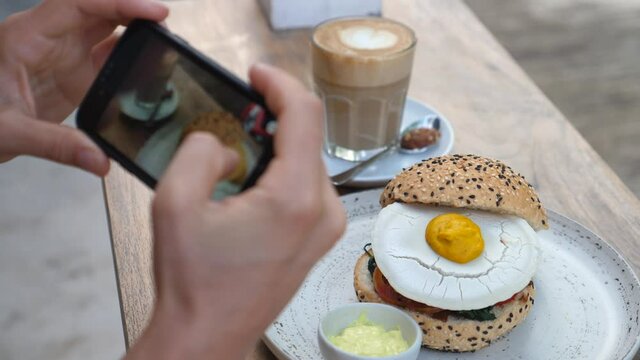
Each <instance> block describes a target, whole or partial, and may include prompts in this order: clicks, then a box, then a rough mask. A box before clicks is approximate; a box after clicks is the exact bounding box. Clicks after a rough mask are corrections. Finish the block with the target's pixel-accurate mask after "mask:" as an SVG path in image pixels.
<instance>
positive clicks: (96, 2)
mask: <svg viewBox="0 0 640 360" xmlns="http://www.w3.org/2000/svg"><path fill="white" fill-rule="evenodd" d="M168 14H169V9H168V8H167V6H166V5H164V4H163V3H161V2H160V1H155V0H72V1H66V0H52V1H44V2H43V3H41V5H39V6H38V7H36V8H35V9H34V10H33V12H32V13H31V16H33V20H32V21H31V23H34V24H37V25H36V26H35V28H36V29H37V30H38V31H39V32H40V33H42V34H43V35H44V36H46V37H51V38H57V37H61V36H64V35H66V34H68V33H69V32H71V31H74V30H79V29H84V28H85V27H86V26H87V25H92V24H93V22H94V21H95V20H96V19H98V20H103V21H105V22H109V23H112V24H120V25H126V24H128V23H129V22H130V21H131V20H133V19H136V18H141V19H147V20H152V21H157V22H159V21H162V20H164V19H165V18H166V17H167V15H168Z"/></svg>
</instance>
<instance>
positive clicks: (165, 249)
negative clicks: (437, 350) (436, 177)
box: [128, 66, 346, 359]
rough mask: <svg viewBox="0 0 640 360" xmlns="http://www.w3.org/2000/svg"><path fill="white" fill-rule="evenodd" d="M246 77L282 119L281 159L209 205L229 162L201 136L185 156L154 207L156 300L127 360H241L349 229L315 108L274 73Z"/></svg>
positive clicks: (264, 70)
mask: <svg viewBox="0 0 640 360" xmlns="http://www.w3.org/2000/svg"><path fill="white" fill-rule="evenodd" d="M250 77H251V80H252V83H253V86H254V87H255V88H256V89H257V90H258V91H259V92H261V93H262V94H264V95H265V98H266V100H267V103H268V106H269V108H270V109H271V110H272V111H273V112H274V113H275V114H276V115H277V116H278V120H279V128H278V133H277V135H276V139H275V158H274V159H273V160H272V162H271V163H270V165H269V167H268V169H267V171H266V172H265V173H264V175H263V176H262V177H261V179H260V180H259V182H258V184H257V185H256V186H255V187H253V188H251V189H249V190H247V191H246V192H244V193H242V194H240V195H239V196H236V197H232V198H227V199H225V200H223V201H221V202H212V201H210V200H209V196H210V194H211V193H212V190H213V187H214V185H215V183H216V182H217V181H218V180H220V179H223V178H224V176H225V174H226V173H228V172H229V170H230V169H232V168H233V165H234V158H233V156H230V155H229V154H228V151H227V152H225V151H224V150H223V148H222V147H221V145H220V143H219V142H218V141H217V140H215V139H214V138H213V137H211V136H209V135H205V134H199V133H196V134H194V135H192V136H190V137H189V138H188V139H187V140H186V142H185V144H184V145H183V146H182V147H181V148H180V150H179V151H178V153H177V155H176V157H175V159H174V161H173V162H172V163H171V165H170V166H169V169H168V170H167V173H166V174H165V176H164V177H163V179H162V180H161V181H160V183H159V185H158V188H157V193H156V198H155V200H154V204H153V220H154V227H153V230H154V239H155V243H154V246H155V248H154V270H155V280H156V286H157V303H156V307H155V309H154V312H153V315H152V320H151V323H150V325H149V327H148V328H147V330H146V332H145V333H144V335H143V336H142V337H141V339H140V340H139V341H138V343H137V344H136V345H135V346H134V347H133V348H132V349H131V351H130V353H129V354H128V358H129V359H145V358H157V357H158V356H162V357H163V358H167V359H171V358H174V359H187V358H188V359H212V358H219V359H242V358H244V357H245V356H246V355H247V354H248V352H249V350H250V349H251V348H252V346H253V345H254V344H255V342H256V341H258V339H259V338H260V336H261V334H262V333H263V332H264V330H265V329H266V327H267V326H268V325H269V324H270V323H271V322H272V321H273V320H274V319H275V317H276V316H277V315H278V313H279V312H280V311H281V310H282V308H283V307H284V306H285V305H286V303H287V302H288V301H289V299H290V297H291V296H292V295H293V294H294V293H295V291H296V289H297V288H298V286H299V285H300V283H301V282H302V280H303V279H304V277H305V276H306V274H307V272H308V271H309V269H310V268H311V266H312V265H313V264H314V263H315V261H316V260H317V259H318V258H319V257H320V256H322V255H323V254H324V253H325V252H326V251H327V250H328V249H329V248H330V247H331V246H332V245H333V243H334V242H335V241H336V240H337V239H338V238H339V237H340V236H341V234H342V232H343V230H344V226H345V221H346V220H345V215H344V211H343V209H342V205H341V203H340V201H339V199H338V197H337V196H336V193H335V191H334V189H333V187H332V186H331V185H330V184H329V182H328V178H327V175H326V173H325V170H324V166H323V163H322V159H321V156H320V155H321V143H322V111H321V108H320V103H319V101H318V99H317V98H315V97H314V96H313V95H311V94H310V93H309V92H308V91H307V90H306V89H304V87H303V86H302V85H301V84H300V83H298V82H297V81H295V80H294V79H292V78H291V77H290V76H288V75H286V74H285V73H284V72H282V71H280V70H276V69H274V68H270V67H267V66H257V67H254V68H253V69H252V71H251V73H250ZM210 154H227V155H224V156H219V157H214V156H211V155H210Z"/></svg>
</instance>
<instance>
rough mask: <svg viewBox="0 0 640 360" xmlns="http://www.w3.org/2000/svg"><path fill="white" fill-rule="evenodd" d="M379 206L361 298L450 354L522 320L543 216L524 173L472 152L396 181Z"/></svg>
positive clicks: (358, 280)
mask: <svg viewBox="0 0 640 360" xmlns="http://www.w3.org/2000/svg"><path fill="white" fill-rule="evenodd" d="M380 204H381V206H382V210H381V211H380V213H379V214H378V216H377V219H376V222H375V226H374V228H373V230H372V240H371V244H370V247H365V253H364V254H363V255H362V256H361V257H360V258H359V259H358V260H357V263H356V266H355V271H354V286H355V290H356V295H357V297H358V299H359V301H361V302H376V303H387V304H391V305H395V306H397V307H400V308H402V309H403V310H405V311H406V312H407V313H409V314H410V315H411V316H412V317H413V318H414V319H415V320H416V321H417V323H418V325H419V326H420V327H421V328H422V332H423V339H422V344H423V345H424V346H426V347H429V348H432V349H437V350H444V351H454V352H463V351H474V350H477V349H481V348H483V347H486V346H488V345H489V344H491V342H492V341H494V340H495V339H497V338H500V337H501V336H503V335H505V334H506V333H508V332H509V331H510V330H512V329H513V328H514V327H516V326H517V325H518V324H520V323H521V322H522V321H523V320H524V319H525V318H526V317H527V315H528V314H529V312H530V311H531V309H532V307H533V304H534V296H535V287H534V284H533V281H532V278H533V275H534V272H535V270H536V266H537V263H538V257H539V253H540V251H539V248H538V240H537V236H536V231H538V230H542V229H546V228H548V219H547V215H546V211H545V209H544V208H543V207H542V205H541V203H540V199H539V198H538V195H537V194H536V192H535V190H534V189H533V187H532V186H531V185H530V184H529V183H528V182H527V181H526V180H525V178H524V177H523V176H521V175H520V174H518V173H516V172H514V171H513V170H512V169H511V168H510V167H509V166H507V165H505V164H504V163H502V162H500V161H497V160H493V159H489V158H485V157H481V156H477V155H452V156H442V157H436V158H431V159H427V160H424V161H422V162H420V163H417V164H415V165H413V166H411V167H410V168H408V169H406V170H403V171H402V172H401V173H400V174H398V175H397V176H396V177H395V178H394V179H392V180H391V181H390V182H389V183H388V184H387V186H386V187H385V188H384V191H383V193H382V195H381V197H380Z"/></svg>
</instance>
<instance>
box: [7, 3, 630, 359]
mask: <svg viewBox="0 0 640 360" xmlns="http://www.w3.org/2000/svg"><path fill="white" fill-rule="evenodd" d="M36 3H38V1H36V0H0V20H1V19H4V18H5V17H7V16H8V15H10V14H12V13H14V12H16V11H20V10H23V9H26V8H28V7H31V6H33V5H35V4H36ZM466 3H467V4H468V5H469V7H471V8H472V10H473V11H474V12H475V13H476V14H477V16H478V18H479V19H480V20H481V21H482V22H483V23H484V24H485V25H486V26H487V27H488V28H489V30H490V31H491V32H492V33H493V34H494V35H495V37H496V38H497V39H498V41H499V42H500V43H502V45H503V46H504V47H505V48H506V49H507V50H508V51H509V52H510V53H511V54H512V55H513V57H514V58H515V60H516V61H517V62H518V63H519V64H520V65H521V66H522V67H523V68H524V70H525V71H526V72H527V73H528V74H529V76H530V77H531V78H532V79H533V81H534V82H535V83H536V84H537V85H538V86H539V87H540V88H541V89H542V91H543V92H544V93H545V94H546V95H547V97H549V99H551V101H552V102H553V103H554V104H555V105H556V106H557V107H558V108H559V109H560V111H562V112H563V113H564V114H565V115H566V117H567V118H568V119H569V121H571V122H572V123H573V124H574V126H575V127H576V128H577V129H578V130H579V131H580V133H582V135H583V136H584V137H585V138H586V139H587V141H589V143H591V145H592V146H593V147H594V148H595V150H596V151H597V152H598V153H599V154H600V155H601V156H602V157H603V158H604V160H605V161H606V162H607V163H608V164H609V165H610V166H611V167H612V168H613V170H614V171H615V172H616V173H617V174H618V175H619V176H620V177H621V178H622V180H623V181H624V182H625V183H626V184H627V186H628V187H629V188H630V189H631V190H632V191H633V192H634V193H635V194H636V195H637V196H640V151H639V148H640V63H639V62H638V59H639V58H640V36H638V34H640V22H639V21H638V19H640V0H519V1H507V0H466ZM387 4H388V3H387ZM67 123H69V124H70V123H71V122H70V121H69V119H68V120H67ZM0 204H2V205H0V248H1V249H2V251H0V289H2V292H1V295H0V334H1V335H0V358H1V359H7V360H12V359H45V358H46V359H53V360H55V359H87V358H90V359H116V358H119V357H120V356H121V355H122V354H123V353H124V339H123V335H122V326H121V320H120V310H119V305H118V298H117V289H116V285H115V275H114V270H113V260H112V254H111V247H110V242H109V233H108V227H107V221H106V210H105V207H104V202H103V197H102V186H101V183H100V181H99V180H98V179H97V178H94V177H92V176H90V175H87V174H84V173H82V172H80V171H78V170H74V169H71V168H68V167H63V166H59V165H54V164H51V163H48V162H45V161H41V160H36V159H32V158H25V157H21V158H18V159H15V160H13V161H11V162H9V163H7V164H3V165H1V167H0Z"/></svg>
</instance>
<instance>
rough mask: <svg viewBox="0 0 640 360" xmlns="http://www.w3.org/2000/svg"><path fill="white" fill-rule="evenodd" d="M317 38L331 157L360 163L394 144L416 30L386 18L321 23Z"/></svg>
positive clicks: (316, 65)
mask: <svg viewBox="0 0 640 360" xmlns="http://www.w3.org/2000/svg"><path fill="white" fill-rule="evenodd" d="M312 40H313V41H312V61H313V75H314V81H315V85H316V91H317V92H318V94H319V95H320V97H321V98H322V99H323V102H324V107H325V115H326V127H325V132H326V133H325V147H326V150H327V151H328V153H329V154H330V155H332V156H335V157H339V158H343V159H346V160H351V161H359V160H362V159H364V158H367V157H369V156H370V155H371V154H372V153H374V152H376V151H378V150H379V149H380V148H382V147H384V146H386V145H388V144H391V143H392V142H393V141H394V140H395V139H396V138H397V137H398V133H399V131H400V124H401V122H402V112H403V110H404V102H405V98H406V94H407V88H408V87H409V76H410V75H411V65H412V62H413V53H414V49H415V43H416V38H415V35H414V33H413V31H412V30H411V29H410V28H408V27H406V26H405V25H402V24H400V23H397V22H395V21H391V20H388V19H383V18H374V17H366V18H344V19H337V20H331V21H328V22H325V23H322V24H320V25H318V26H317V27H316V29H315V30H314V33H313V39H312Z"/></svg>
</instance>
